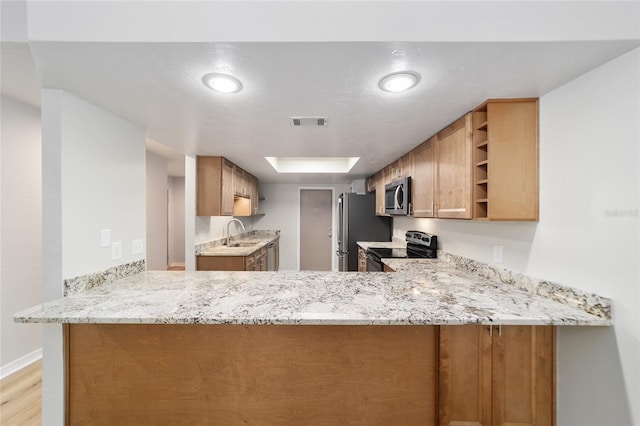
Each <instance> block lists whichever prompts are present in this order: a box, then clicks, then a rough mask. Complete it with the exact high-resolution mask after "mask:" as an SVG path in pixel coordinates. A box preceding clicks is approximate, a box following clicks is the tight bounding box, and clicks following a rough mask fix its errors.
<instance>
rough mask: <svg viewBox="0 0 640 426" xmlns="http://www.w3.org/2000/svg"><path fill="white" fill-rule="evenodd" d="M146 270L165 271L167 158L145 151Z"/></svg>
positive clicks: (166, 250)
mask: <svg viewBox="0 0 640 426" xmlns="http://www.w3.org/2000/svg"><path fill="white" fill-rule="evenodd" d="M146 173H147V175H146V178H147V182H146V188H147V206H146V208H147V233H146V236H147V270H149V271H166V270H167V266H168V265H167V253H168V242H167V240H168V232H167V228H168V224H169V219H168V216H169V214H168V210H169V205H168V200H167V195H168V194H167V191H168V190H169V175H168V173H167V159H166V158H164V157H161V156H159V155H157V154H154V153H153V152H150V151H147V172H146Z"/></svg>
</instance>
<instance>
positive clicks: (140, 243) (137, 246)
mask: <svg viewBox="0 0 640 426" xmlns="http://www.w3.org/2000/svg"><path fill="white" fill-rule="evenodd" d="M143 252H144V240H142V239H140V240H133V242H132V243H131V254H142V253H143Z"/></svg>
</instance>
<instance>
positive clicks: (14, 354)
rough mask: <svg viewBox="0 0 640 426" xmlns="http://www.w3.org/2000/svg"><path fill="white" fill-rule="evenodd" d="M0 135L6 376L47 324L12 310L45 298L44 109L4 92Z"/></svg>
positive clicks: (0, 307) (35, 351) (0, 349)
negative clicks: (17, 319)
mask: <svg viewBox="0 0 640 426" xmlns="http://www.w3.org/2000/svg"><path fill="white" fill-rule="evenodd" d="M0 102H1V119H2V122H1V126H0V128H1V130H2V133H1V136H0V142H1V145H0V171H1V173H0V176H1V177H0V182H1V195H0V200H2V204H1V208H0V211H1V213H0V222H1V225H0V229H1V230H2V231H1V232H2V233H1V234H0V315H1V316H0V322H1V326H0V336H1V337H0V365H1V366H2V370H1V371H2V374H1V375H2V377H4V376H6V375H8V374H11V373H12V372H14V371H16V370H17V369H19V368H21V367H23V366H24V365H25V363H28V362H29V361H33V360H34V355H35V357H36V358H37V356H39V353H40V350H41V347H42V327H41V326H40V325H39V324H17V323H14V322H13V314H15V313H16V312H18V311H20V310H23V309H26V308H29V307H31V306H34V305H37V304H38V303H40V302H41V300H42V172H41V160H42V149H41V144H40V139H41V131H40V129H41V124H40V110H39V109H37V108H34V107H32V106H29V105H26V104H24V103H22V102H18V101H15V100H13V99H11V98H8V97H5V96H2V98H1V101H0Z"/></svg>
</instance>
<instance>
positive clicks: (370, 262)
mask: <svg viewBox="0 0 640 426" xmlns="http://www.w3.org/2000/svg"><path fill="white" fill-rule="evenodd" d="M367 272H383V268H382V262H381V261H380V259H378V258H377V257H376V256H373V255H372V254H370V253H367Z"/></svg>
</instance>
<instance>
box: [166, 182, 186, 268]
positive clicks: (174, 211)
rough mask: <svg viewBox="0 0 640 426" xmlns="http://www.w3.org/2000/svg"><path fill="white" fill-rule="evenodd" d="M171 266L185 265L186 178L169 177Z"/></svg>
mask: <svg viewBox="0 0 640 426" xmlns="http://www.w3.org/2000/svg"><path fill="white" fill-rule="evenodd" d="M169 265H170V266H177V265H184V177H178V176H169Z"/></svg>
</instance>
